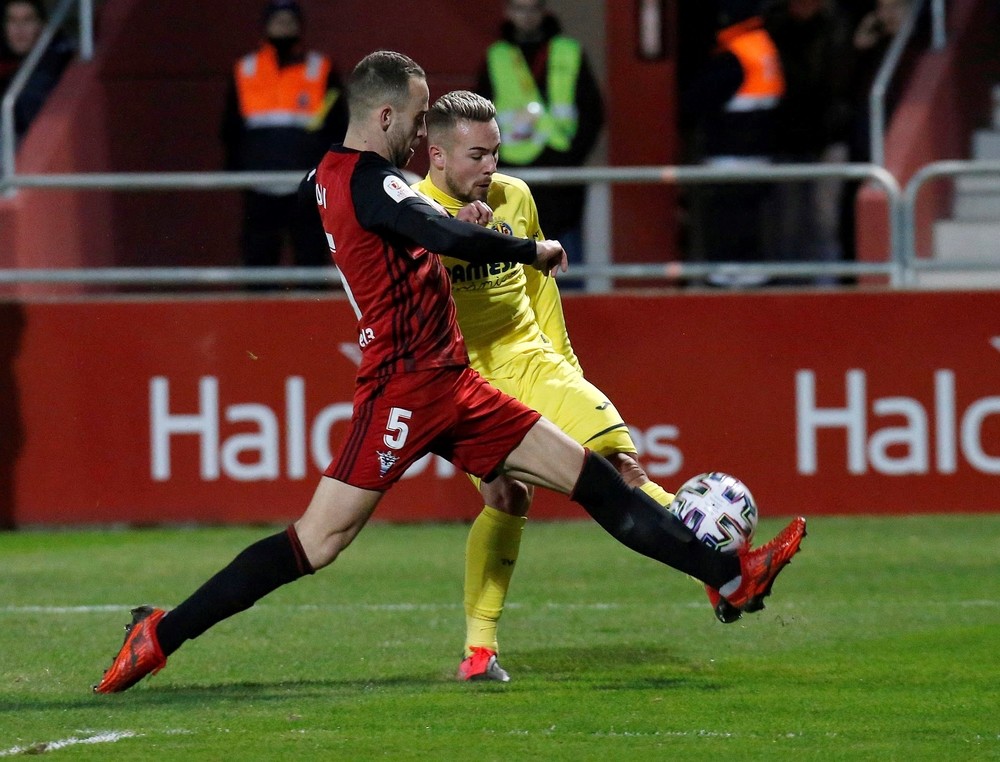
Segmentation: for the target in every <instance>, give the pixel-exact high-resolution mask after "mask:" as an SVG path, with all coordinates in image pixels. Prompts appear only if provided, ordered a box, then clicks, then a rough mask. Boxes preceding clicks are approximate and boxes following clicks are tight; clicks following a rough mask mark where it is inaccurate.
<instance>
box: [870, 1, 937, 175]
mask: <svg viewBox="0 0 1000 762" xmlns="http://www.w3.org/2000/svg"><path fill="white" fill-rule="evenodd" d="M927 2H928V0H913V2H912V3H911V5H910V9H909V13H908V14H907V15H906V18H905V19H904V20H903V24H902V26H901V27H900V28H899V31H898V32H896V35H895V36H894V37H893V38H892V42H891V43H890V44H889V49H888V50H886V52H885V58H883V59H882V65H881V66H879V69H878V74H876V75H875V81H874V82H873V83H872V89H871V91H870V93H869V95H868V110H869V114H868V116H869V120H870V123H869V132H870V134H869V136H868V139H869V141H870V151H871V162H872V164H878V165H879V166H880V167H884V166H885V122H886V103H885V101H886V95H887V93H888V91H889V84H890V83H891V82H892V78H893V77H894V76H895V74H896V70H897V69H898V68H899V64H900V61H902V59H903V53H904V52H905V51H906V46H907V45H909V44H910V39H911V38H912V37H913V33H914V32H915V31H916V29H917V22H918V21H919V19H920V14H921V13H923V12H924V8H925V6H926V5H927ZM945 26H946V25H945V3H944V0H931V47H932V48H933V49H934V50H941V49H942V48H944V46H945V44H946V43H947V37H946V32H945Z"/></svg>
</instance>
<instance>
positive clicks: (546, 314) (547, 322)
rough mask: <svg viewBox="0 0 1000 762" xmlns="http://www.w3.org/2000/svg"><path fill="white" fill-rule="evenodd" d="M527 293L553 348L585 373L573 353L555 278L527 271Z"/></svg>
mask: <svg viewBox="0 0 1000 762" xmlns="http://www.w3.org/2000/svg"><path fill="white" fill-rule="evenodd" d="M524 277H525V279H526V281H527V282H526V284H525V291H526V292H527V294H528V300H529V301H530V302H531V309H532V311H533V312H534V313H535V320H536V321H537V323H538V327H539V328H541V330H542V333H544V334H545V336H546V337H548V339H549V341H550V342H552V348H553V349H555V350H556V351H557V352H558V353H559V354H561V355H562V356H563V357H564V358H565V359H566V362H568V363H569V364H570V365H572V366H573V367H574V368H576V369H577V370H578V371H580V372H581V373H583V368H581V367H580V361H579V360H578V359H577V357H576V353H575V352H574V351H573V345H572V344H571V343H570V340H569V332H568V331H567V329H566V318H565V317H564V316H563V308H562V299H561V298H560V295H559V286H558V285H557V284H556V280H555V278H547V277H545V276H544V275H543V274H542V273H540V272H539V271H538V270H534V269H526V270H525V271H524Z"/></svg>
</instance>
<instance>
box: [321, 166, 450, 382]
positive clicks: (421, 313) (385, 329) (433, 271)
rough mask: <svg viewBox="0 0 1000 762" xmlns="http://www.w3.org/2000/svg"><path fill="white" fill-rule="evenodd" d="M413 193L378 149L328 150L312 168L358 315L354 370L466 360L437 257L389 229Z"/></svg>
mask: <svg viewBox="0 0 1000 762" xmlns="http://www.w3.org/2000/svg"><path fill="white" fill-rule="evenodd" d="M415 198H417V197H416V194H415V193H414V192H413V191H412V190H410V188H409V186H408V185H407V184H406V181H405V180H404V179H403V177H402V175H401V174H400V173H399V172H398V171H397V170H395V169H394V168H393V167H392V165H391V164H390V163H389V162H388V161H386V160H385V159H383V158H382V157H381V156H379V155H378V154H375V153H370V152H358V151H351V150H332V151H329V152H328V153H327V154H326V156H325V158H324V159H323V161H322V162H321V163H320V165H319V168H318V169H317V171H316V200H317V203H318V205H319V211H320V218H321V219H322V221H323V229H324V230H325V231H326V235H327V240H328V241H329V243H330V248H331V251H332V252H333V257H334V261H335V262H336V264H337V267H338V268H340V272H341V274H342V275H343V278H344V287H345V289H346V290H347V294H348V296H349V298H350V299H351V304H352V305H353V306H354V311H355V313H356V314H357V316H358V342H359V343H360V345H361V350H362V360H361V367H360V368H359V369H358V377H359V378H372V377H377V376H382V375H385V374H386V373H392V372H396V371H412V370H426V369H429V368H440V367H445V366H449V365H465V364H467V363H468V361H469V358H468V354H467V353H466V351H465V342H464V341H463V340H462V334H461V332H460V331H459V329H458V323H457V322H456V320H455V305H454V303H453V302H452V300H451V297H450V293H451V286H450V283H449V280H448V273H447V271H446V270H445V269H444V267H443V266H442V265H441V260H440V258H439V257H437V256H436V255H433V254H430V253H429V252H428V251H427V250H426V249H425V248H423V247H421V246H418V245H415V244H413V243H412V242H410V241H407V240H405V239H404V238H403V237H402V236H400V235H399V234H398V233H396V232H395V231H394V226H395V223H396V218H397V216H398V215H399V213H400V210H401V208H402V205H403V204H404V203H405V202H406V201H408V200H410V199H415Z"/></svg>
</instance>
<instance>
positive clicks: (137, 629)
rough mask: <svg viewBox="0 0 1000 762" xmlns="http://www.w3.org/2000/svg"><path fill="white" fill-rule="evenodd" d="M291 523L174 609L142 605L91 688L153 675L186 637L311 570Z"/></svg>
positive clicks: (109, 688)
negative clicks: (119, 645)
mask: <svg viewBox="0 0 1000 762" xmlns="http://www.w3.org/2000/svg"><path fill="white" fill-rule="evenodd" d="M312 572H313V569H312V567H311V566H310V565H309V561H308V560H307V559H306V556H305V553H304V552H303V550H302V546H301V544H300V543H299V539H298V535H297V534H296V532H295V527H294V526H289V527H288V528H287V529H286V530H285V531H284V532H279V533H278V534H275V535H272V536H271V537H266V538H264V539H263V540H260V541H258V542H256V543H254V544H253V545H250V546H249V547H247V548H246V549H245V550H243V551H242V552H241V553H240V554H239V555H238V556H236V558H234V559H233V560H232V561H231V562H230V563H229V565H228V566H226V567H225V568H223V569H222V570H221V571H219V572H218V573H217V574H216V575H215V576H213V577H212V578H211V579H210V580H208V582H206V583H205V584H204V585H202V586H201V587H200V588H198V590H196V591H195V592H194V594H192V595H191V596H190V597H189V598H188V599H187V600H186V601H184V602H183V603H181V604H180V605H179V606H178V607H177V608H175V609H173V610H172V611H170V612H169V613H168V612H165V611H164V610H163V609H154V608H151V607H149V606H140V607H139V608H136V609H133V610H132V623H131V624H129V625H126V626H125V631H126V636H125V642H124V643H123V644H122V647H121V649H119V651H118V654H117V655H116V656H115V658H114V661H113V662H112V664H111V668H110V669H108V670H107V671H106V672H105V673H104V677H103V678H102V679H101V682H100V683H98V684H97V685H95V686H94V692H95V693H118V692H120V691H124V690H128V689H129V688H131V687H132V686H133V685H135V684H136V683H137V682H139V681H140V680H141V679H142V678H144V677H145V676H146V675H149V674H156V673H157V672H159V671H160V670H161V669H163V667H164V666H165V665H166V663H167V657H168V656H169V655H170V654H172V653H173V652H174V651H176V650H177V649H178V648H180V646H181V644H182V643H184V641H186V640H189V639H191V638H196V637H198V636H199V635H201V634H202V633H203V632H205V631H206V630H207V629H208V628H210V627H211V626H213V625H215V624H217V623H219V622H221V621H222V620H223V619H226V618H228V617H230V616H233V615H234V614H237V613H239V612H240V611H244V610H246V609H248V608H250V607H251V606H253V604H254V603H256V602H257V601H258V600H260V599H261V598H263V597H264V596H265V595H267V594H268V593H270V592H271V591H273V590H276V589H277V588H279V587H281V586H282V585H285V584H287V583H289V582H292V581H293V580H296V579H298V578H299V577H301V576H303V575H304V574H312Z"/></svg>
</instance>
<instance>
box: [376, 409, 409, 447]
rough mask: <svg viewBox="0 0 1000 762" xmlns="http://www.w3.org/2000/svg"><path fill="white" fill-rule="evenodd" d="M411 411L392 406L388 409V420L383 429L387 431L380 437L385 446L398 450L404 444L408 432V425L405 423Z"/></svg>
mask: <svg viewBox="0 0 1000 762" xmlns="http://www.w3.org/2000/svg"><path fill="white" fill-rule="evenodd" d="M411 415H413V412H412V411H410V410H406V409H405V408H401V407H394V408H392V409H391V410H390V411H389V420H388V422H387V423H386V424H385V430H386V431H388V432H389V433H388V434H386V435H385V436H384V437H382V441H383V442H385V446H386V447H388V448H390V449H393V450H398V449H400V448H401V447H402V446H403V445H404V444H406V436H407V434H409V433H410V427H409V426H407V425H406V423H405V422H406V421H407V420H409V418H410V416H411Z"/></svg>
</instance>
